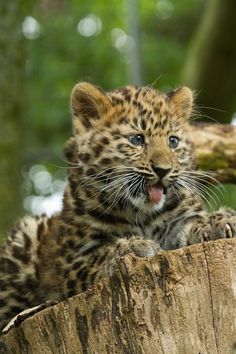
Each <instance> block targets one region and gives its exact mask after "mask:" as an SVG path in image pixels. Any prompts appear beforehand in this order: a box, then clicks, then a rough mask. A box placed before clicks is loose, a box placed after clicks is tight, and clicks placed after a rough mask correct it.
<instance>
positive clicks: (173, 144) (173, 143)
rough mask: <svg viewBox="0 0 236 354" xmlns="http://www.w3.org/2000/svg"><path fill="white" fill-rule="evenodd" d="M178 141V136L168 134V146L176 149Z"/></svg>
mask: <svg viewBox="0 0 236 354" xmlns="http://www.w3.org/2000/svg"><path fill="white" fill-rule="evenodd" d="M179 142H180V138H178V137H177V136H174V135H172V136H170V137H169V147H170V148H171V149H176V148H177V146H178V145H179Z"/></svg>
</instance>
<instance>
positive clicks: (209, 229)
mask: <svg viewBox="0 0 236 354" xmlns="http://www.w3.org/2000/svg"><path fill="white" fill-rule="evenodd" d="M233 237H236V211H235V210H233V209H229V208H220V209H219V210H218V211H216V212H214V213H211V214H206V216H205V218H204V219H203V220H198V219H196V220H194V221H193V225H192V227H191V229H190V232H189V236H188V238H187V244H188V245H191V244H194V243H199V242H204V241H211V240H218V239H221V238H233Z"/></svg>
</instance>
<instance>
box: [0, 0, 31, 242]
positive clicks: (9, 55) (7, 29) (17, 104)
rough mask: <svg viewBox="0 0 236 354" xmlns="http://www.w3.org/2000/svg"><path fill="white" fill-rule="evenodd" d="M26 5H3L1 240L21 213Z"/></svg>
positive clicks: (0, 52) (0, 41) (0, 34)
mask: <svg viewBox="0 0 236 354" xmlns="http://www.w3.org/2000/svg"><path fill="white" fill-rule="evenodd" d="M24 8H25V2H24V1H16V0H14V1H1V2H0V17H1V31H0V67H1V71H0V106H1V110H0V124H1V129H0V171H1V173H0V200H1V203H0V238H1V237H2V236H4V235H5V233H6V230H7V229H8V228H9V226H10V224H12V222H13V220H14V219H15V218H16V215H18V216H19V212H20V209H21V198H20V183H21V175H20V169H21V164H22V156H21V152H22V146H23V145H24V140H23V138H22V131H23V129H24V127H23V123H22V115H23V106H24V103H25V97H24V81H25V78H24V76H25V67H24V66H25V44H24V39H23V35H22V32H21V24H22V21H23V18H24Z"/></svg>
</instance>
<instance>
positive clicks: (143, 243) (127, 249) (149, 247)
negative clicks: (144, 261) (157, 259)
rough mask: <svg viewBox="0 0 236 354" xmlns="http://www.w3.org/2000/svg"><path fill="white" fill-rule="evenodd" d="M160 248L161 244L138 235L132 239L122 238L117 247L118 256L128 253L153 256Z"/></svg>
mask: <svg viewBox="0 0 236 354" xmlns="http://www.w3.org/2000/svg"><path fill="white" fill-rule="evenodd" d="M159 250H160V246H159V245H158V243H156V242H155V241H153V240H144V239H141V238H138V237H131V238H130V239H128V240H126V239H121V240H119V241H118V244H117V247H116V256H117V257H119V258H120V257H123V256H124V255H126V254H130V253H133V254H134V255H135V256H138V257H153V256H155V254H157V252H158V251H159Z"/></svg>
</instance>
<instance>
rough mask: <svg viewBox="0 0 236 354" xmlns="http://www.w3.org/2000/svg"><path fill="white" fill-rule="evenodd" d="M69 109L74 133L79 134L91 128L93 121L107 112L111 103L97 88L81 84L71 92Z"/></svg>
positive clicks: (84, 83)
mask: <svg viewBox="0 0 236 354" xmlns="http://www.w3.org/2000/svg"><path fill="white" fill-rule="evenodd" d="M71 108H72V112H73V116H74V120H73V125H74V129H75V133H81V130H82V132H83V131H85V130H87V129H89V128H91V126H92V122H93V121H94V120H97V119H99V118H101V116H103V115H104V114H105V113H106V112H108V110H109V109H110V108H111V102H110V100H109V98H108V97H107V96H106V94H105V93H104V92H102V90H100V89H99V88H98V87H96V86H94V85H92V84H90V83H88V82H81V83H79V84H77V85H75V87H74V88H73V90H72V93H71Z"/></svg>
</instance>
